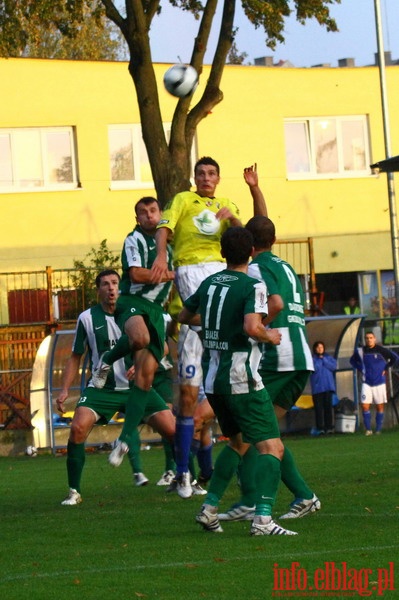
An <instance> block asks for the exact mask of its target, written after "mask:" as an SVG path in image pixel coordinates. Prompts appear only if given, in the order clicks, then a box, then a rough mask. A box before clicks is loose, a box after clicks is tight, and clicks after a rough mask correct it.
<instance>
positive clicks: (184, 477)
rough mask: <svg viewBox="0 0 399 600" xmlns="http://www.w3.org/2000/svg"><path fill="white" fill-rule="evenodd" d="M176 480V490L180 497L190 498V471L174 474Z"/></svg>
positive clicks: (191, 492)
mask: <svg viewBox="0 0 399 600" xmlns="http://www.w3.org/2000/svg"><path fill="white" fill-rule="evenodd" d="M176 482H177V486H176V491H177V493H178V494H179V496H180V498H183V499H186V498H191V496H192V495H193V488H192V487H191V476H190V473H188V472H185V473H181V474H180V475H178V476H176Z"/></svg>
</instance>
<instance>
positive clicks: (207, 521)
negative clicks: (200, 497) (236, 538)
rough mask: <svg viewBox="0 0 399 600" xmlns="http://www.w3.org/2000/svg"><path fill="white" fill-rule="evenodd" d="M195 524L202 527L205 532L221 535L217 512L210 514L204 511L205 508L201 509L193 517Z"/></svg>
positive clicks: (221, 530)
mask: <svg viewBox="0 0 399 600" xmlns="http://www.w3.org/2000/svg"><path fill="white" fill-rule="evenodd" d="M195 520H196V521H197V523H199V524H200V525H202V527H203V528H204V529H205V531H212V532H213V533H223V529H222V528H221V526H220V523H219V518H218V514H217V511H216V512H210V511H209V510H206V508H205V506H203V507H202V508H201V512H199V513H198V515H197V516H196V517H195Z"/></svg>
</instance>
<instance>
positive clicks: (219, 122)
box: [0, 59, 399, 273]
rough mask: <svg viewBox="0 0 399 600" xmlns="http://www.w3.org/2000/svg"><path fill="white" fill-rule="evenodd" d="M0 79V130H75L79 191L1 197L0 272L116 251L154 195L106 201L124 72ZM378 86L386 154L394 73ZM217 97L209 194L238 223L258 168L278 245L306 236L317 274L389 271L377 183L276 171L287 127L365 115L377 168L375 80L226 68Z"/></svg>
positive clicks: (133, 109) (77, 67)
mask: <svg viewBox="0 0 399 600" xmlns="http://www.w3.org/2000/svg"><path fill="white" fill-rule="evenodd" d="M168 66H169V65H164V64H159V65H156V66H155V69H156V73H157V77H158V79H159V84H160V85H159V92H160V99H161V107H162V113H163V120H164V121H165V122H166V121H170V120H171V118H172V114H173V110H174V107H175V102H176V101H175V99H174V98H173V97H171V96H170V95H169V94H167V93H166V91H164V89H163V86H162V76H163V73H164V71H165V70H166V69H167V68H168ZM208 69H209V68H208V67H205V69H204V73H203V74H202V78H201V79H202V82H205V81H206V78H207V72H208ZM0 80H1V82H2V84H1V92H0V128H5V127H36V126H37V127H39V126H74V127H75V128H76V131H77V146H78V164H79V179H80V181H81V184H82V187H81V189H77V190H74V191H60V192H38V191H35V192H32V191H27V192H23V193H0V204H1V223H2V236H1V239H0V271H13V270H27V269H42V268H43V267H44V266H45V265H51V266H52V267H54V268H63V267H71V266H72V261H73V259H74V258H77V259H81V258H83V256H84V255H85V254H86V253H87V252H88V251H89V250H90V248H91V247H96V246H98V245H99V243H100V242H101V241H102V240H103V239H107V241H108V246H109V247H110V248H111V249H112V250H117V251H119V250H120V248H121V245H122V242H123V239H124V237H125V235H126V233H127V232H128V231H129V230H130V229H131V228H132V227H133V225H134V218H133V206H134V204H135V202H136V201H137V200H138V199H139V198H140V197H141V196H142V195H148V194H153V193H154V190H153V189H142V188H141V189H135V190H118V191H116V190H113V191H111V190H110V174H109V159H108V125H110V124H117V123H138V122H139V117H138V108H137V102H136V95H135V90H134V86H133V83H132V80H131V78H130V75H129V73H128V69H127V64H126V63H110V62H83V61H82V62H80V61H58V60H36V59H0ZM203 85H204V83H202V84H201V85H200V87H199V93H200V91H201V90H202V87H203ZM387 87H388V93H389V100H390V107H391V113H390V116H391V131H392V147H393V153H394V154H395V153H399V112H398V111H395V110H394V107H395V106H398V103H399V67H397V66H394V67H388V68H387ZM221 88H222V91H223V93H224V100H223V102H222V103H220V104H219V105H217V106H216V107H214V109H213V111H212V113H211V114H210V115H209V116H208V117H207V118H206V119H205V120H204V121H202V122H201V123H200V125H199V127H198V154H199V156H202V155H211V156H213V157H214V158H216V160H218V162H219V163H220V165H221V183H220V186H219V188H218V192H219V194H220V195H223V196H228V197H230V198H231V199H233V200H234V201H235V202H236V203H237V204H238V206H239V207H240V210H241V213H242V217H243V221H246V220H247V219H248V218H249V217H250V216H251V214H252V202H251V198H250V194H249V192H248V188H247V186H246V185H245V182H244V181H243V177H242V171H243V168H244V167H246V166H249V165H250V164H252V163H253V162H257V163H258V170H259V175H260V182H261V185H262V189H263V191H264V193H265V195H266V197H267V201H268V208H269V215H270V217H271V218H272V219H273V220H274V221H275V223H276V227H277V235H278V237H279V238H280V239H290V238H305V237H313V238H314V239H315V261H316V265H315V266H316V271H317V272H324V273H325V272H334V271H335V272H338V271H357V270H359V271H360V270H367V269H374V268H375V269H377V268H379V269H389V268H392V251H391V243H390V233H389V232H390V222H389V211H388V195H387V183H386V176H385V175H381V176H380V177H376V176H373V175H371V174H370V176H367V177H363V178H351V179H330V180H307V181H288V180H287V176H286V166H285V147H284V129H283V120H284V119H285V118H289V117H315V116H334V115H351V114H353V115H363V114H366V115H368V117H369V127H370V143H371V152H372V156H371V159H372V161H373V162H375V161H377V160H381V159H382V158H384V140H383V128H382V116H381V101H380V87H379V76H378V69H377V68H375V67H370V68H369V67H367V68H341V69H336V68H325V69H324V68H317V69H286V68H281V69H279V68H266V67H254V66H226V68H225V72H224V75H223V79H222V85H221ZM199 93H198V95H197V96H194V101H195V99H196V97H199Z"/></svg>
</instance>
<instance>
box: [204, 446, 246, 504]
mask: <svg viewBox="0 0 399 600" xmlns="http://www.w3.org/2000/svg"><path fill="white" fill-rule="evenodd" d="M240 462H241V456H240V455H239V454H238V453H237V452H236V451H235V450H233V449H232V448H231V447H230V446H225V447H224V448H223V450H222V451H221V453H220V454H219V456H218V457H217V459H216V462H215V466H214V470H213V473H212V477H211V480H210V482H209V492H208V494H207V496H206V498H205V504H210V505H211V506H218V504H219V501H220V499H221V498H222V496H223V494H224V492H225V491H226V488H227V486H228V485H229V483H230V481H231V479H232V477H233V476H234V474H235V473H236V472H237V468H238V465H239V464H240Z"/></svg>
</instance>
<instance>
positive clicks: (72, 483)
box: [67, 440, 86, 494]
mask: <svg viewBox="0 0 399 600" xmlns="http://www.w3.org/2000/svg"><path fill="white" fill-rule="evenodd" d="M85 460H86V453H85V445H84V443H83V444H75V442H71V441H70V440H68V445H67V472H68V485H69V487H70V488H73V489H74V490H76V491H77V492H79V494H80V480H81V479H82V471H83V467H84V464H85Z"/></svg>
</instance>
